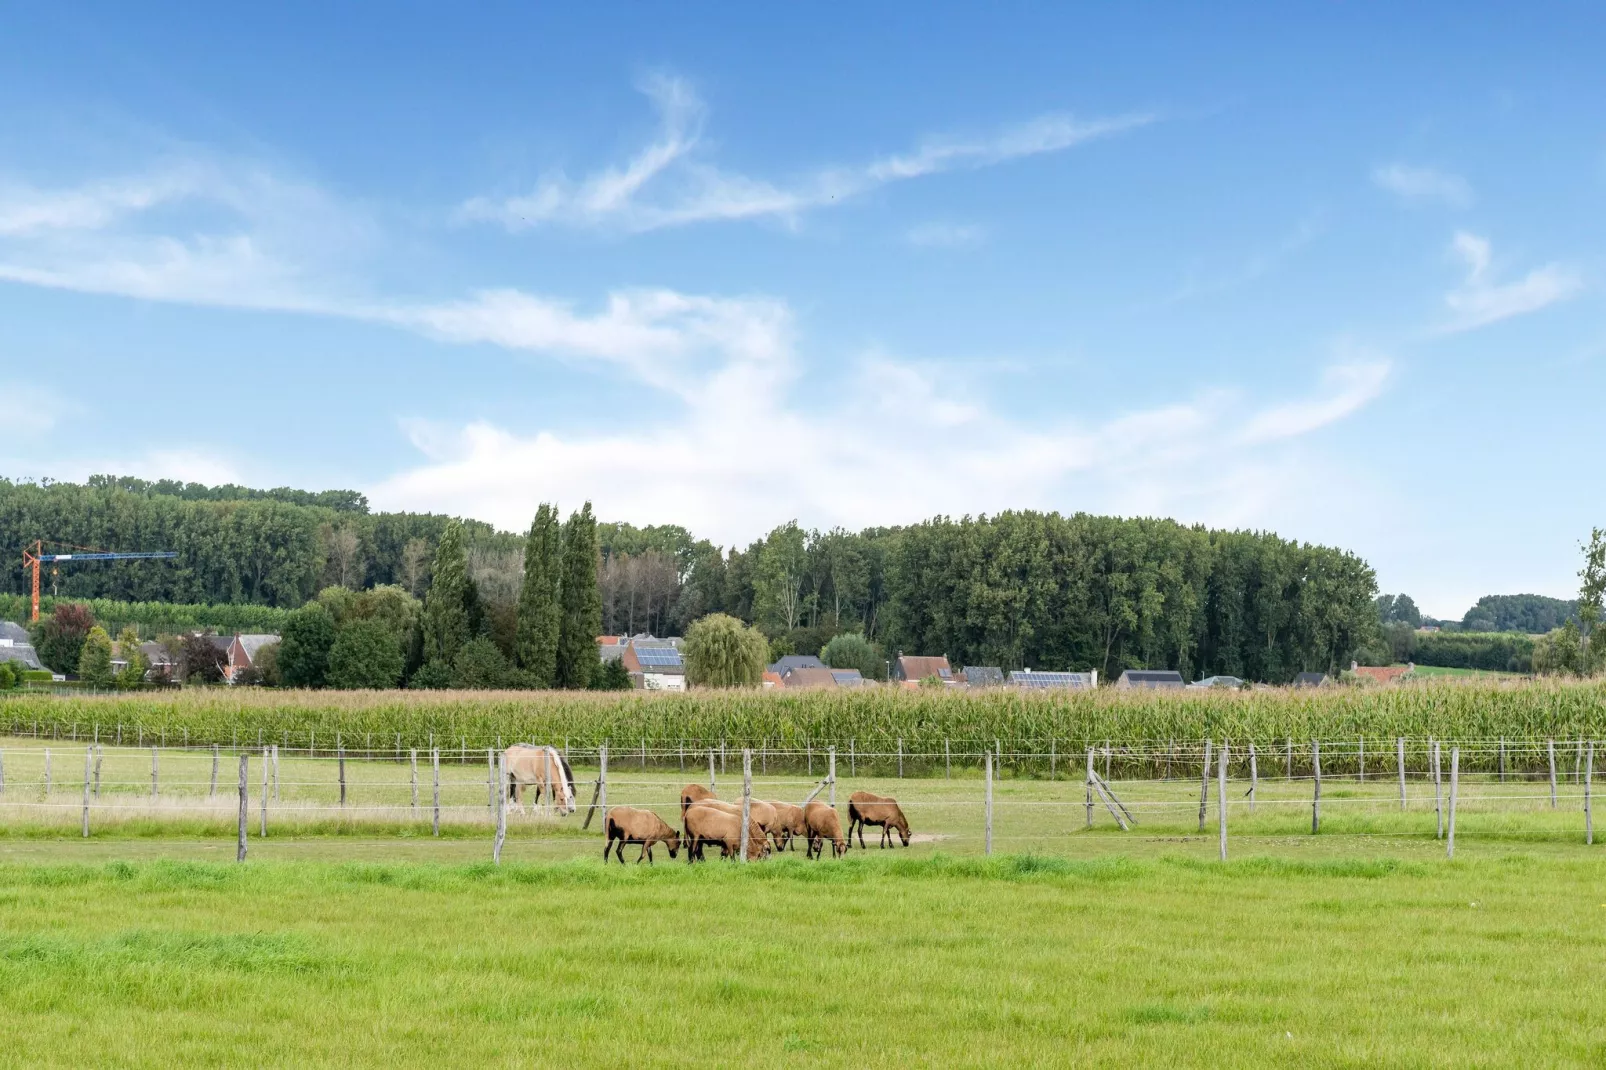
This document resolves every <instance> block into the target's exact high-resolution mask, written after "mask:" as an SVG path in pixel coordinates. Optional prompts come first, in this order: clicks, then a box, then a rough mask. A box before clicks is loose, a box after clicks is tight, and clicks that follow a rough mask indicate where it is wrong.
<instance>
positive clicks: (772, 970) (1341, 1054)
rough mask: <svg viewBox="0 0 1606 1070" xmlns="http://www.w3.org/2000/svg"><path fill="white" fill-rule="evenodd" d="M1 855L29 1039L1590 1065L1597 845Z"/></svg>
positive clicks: (648, 1061) (333, 1061)
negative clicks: (536, 859)
mask: <svg viewBox="0 0 1606 1070" xmlns="http://www.w3.org/2000/svg"><path fill="white" fill-rule="evenodd" d="M1129 850H1130V851H1131V853H1130V854H1127V855H1124V856H1123V857H1094V858H1087V859H1049V858H1043V857H1041V856H1035V855H1012V856H1002V857H995V858H993V859H987V860H983V859H977V858H968V859H967V858H956V857H952V856H948V855H945V854H936V855H925V856H921V855H919V854H917V853H915V852H908V853H902V852H900V853H899V854H897V855H885V854H881V855H877V854H876V853H874V852H872V853H869V854H866V855H859V856H857V857H854V856H850V857H849V859H847V860H846V861H840V862H836V863H826V864H817V865H810V864H808V863H805V862H802V861H801V860H800V859H787V860H785V861H783V862H780V863H777V864H769V865H764V866H750V867H747V868H746V869H742V868H740V867H737V866H734V865H718V864H716V865H708V866H703V867H697V868H695V869H688V868H687V867H685V866H679V865H675V866H663V865H660V866H658V867H657V868H655V869H650V870H649V869H647V868H646V867H641V868H639V869H638V868H634V867H627V868H625V869H620V868H617V867H615V868H614V869H612V870H604V869H603V867H602V866H601V864H600V863H599V862H596V861H594V860H589V859H587V860H575V861H571V862H561V863H550V862H547V863H510V864H507V865H504V866H503V867H502V868H501V869H496V868H493V867H491V866H490V865H488V864H485V863H479V864H468V865H438V864H437V865H408V864H365V863H356V862H311V861H300V862H294V863H291V862H271V861H251V862H248V863H246V864H245V865H243V866H237V865H234V864H232V863H197V862H176V861H157V862H144V863H132V864H131V863H127V862H113V863H105V864H28V865H23V864H16V863H0V917H4V919H5V922H4V925H3V926H0V985H3V988H4V991H5V993H6V1012H5V1013H4V1014H0V1042H3V1048H0V1050H3V1051H4V1052H6V1055H5V1056H3V1057H0V1061H3V1062H5V1063H7V1064H10V1065H24V1064H26V1065H53V1066H81V1065H86V1064H101V1065H105V1064H117V1065H131V1066H138V1065H162V1066H170V1065H197V1064H211V1065H217V1064H233V1065H238V1064H272V1065H289V1064H294V1065H342V1066H345V1065H380V1064H388V1065H425V1064H434V1065H440V1064H446V1063H449V1064H451V1065H510V1064H519V1065H530V1064H534V1065H541V1066H596V1065H610V1066H617V1065H636V1066H685V1065H689V1064H691V1065H695V1064H704V1065H762V1066H787V1065H805V1066H909V1065H918V1066H924V1065H961V1066H982V1065H999V1064H1002V1065H1090V1064H1094V1063H1096V1064H1098V1065H1101V1066H1155V1065H1168V1066H1220V1065H1228V1064H1231V1065H1286V1066H1294V1065H1297V1066H1362V1065H1365V1066H1374V1065H1389V1066H1503V1065H1514V1064H1524V1065H1592V1064H1598V1062H1599V1060H1600V1058H1601V1056H1602V1055H1603V1053H1606V1021H1603V1015H1602V1014H1601V1012H1600V1010H1599V1006H1598V1000H1597V999H1596V998H1595V983H1596V981H1597V978H1598V963H1599V962H1600V960H1601V956H1602V954H1603V953H1606V939H1603V933H1602V915H1603V911H1606V904H1603V903H1602V902H1601V900H1602V895H1601V892H1600V886H1601V882H1602V878H1606V866H1603V864H1602V862H1601V861H1600V860H1599V858H1598V856H1595V855H1594V854H1589V855H1585V854H1582V853H1579V854H1577V855H1574V856H1572V857H1568V858H1565V859H1558V858H1538V857H1534V856H1532V855H1530V854H1527V853H1523V852H1508V851H1504V850H1501V851H1497V852H1494V853H1492V854H1488V855H1485V856H1483V857H1479V858H1477V859H1475V860H1468V861H1460V860H1458V861H1456V862H1454V863H1444V862H1438V861H1435V862H1427V861H1415V862H1412V861H1399V860H1391V859H1388V858H1370V859H1360V858H1354V857H1326V858H1320V859H1304V860H1290V859H1267V858H1244V859H1241V860H1237V861H1233V862H1229V863H1227V864H1226V865H1224V866H1223V865H1221V864H1219V863H1215V862H1206V861H1200V860H1198V859H1195V858H1189V857H1186V856H1183V855H1179V854H1176V853H1174V851H1173V849H1172V847H1171V846H1169V845H1164V844H1155V843H1152V842H1145V843H1144V844H1142V845H1138V846H1136V847H1134V848H1129Z"/></svg>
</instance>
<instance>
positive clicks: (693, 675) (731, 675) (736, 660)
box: [683, 613, 769, 687]
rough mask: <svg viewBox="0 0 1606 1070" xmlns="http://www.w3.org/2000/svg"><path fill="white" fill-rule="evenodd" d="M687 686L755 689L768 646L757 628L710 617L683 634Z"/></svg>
mask: <svg viewBox="0 0 1606 1070" xmlns="http://www.w3.org/2000/svg"><path fill="white" fill-rule="evenodd" d="M683 653H684V658H685V662H686V682H687V683H689V684H691V685H692V686H693V687H757V686H758V685H759V684H760V683H762V682H763V680H764V659H765V657H766V656H767V655H768V653H769V644H768V642H767V641H766V640H765V638H764V636H763V634H762V633H761V632H760V631H759V630H758V629H757V628H749V627H748V626H747V625H745V624H743V623H742V622H741V621H739V620H737V619H736V618H735V617H731V616H727V615H726V614H724V613H711V614H709V615H708V616H706V617H703V618H702V619H701V620H698V621H695V622H694V623H693V624H692V626H691V627H690V628H688V629H687V630H686V648H685V650H684V652H683Z"/></svg>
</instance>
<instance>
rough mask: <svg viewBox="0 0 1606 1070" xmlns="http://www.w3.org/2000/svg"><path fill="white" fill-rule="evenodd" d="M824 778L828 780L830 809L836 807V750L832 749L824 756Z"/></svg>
mask: <svg viewBox="0 0 1606 1070" xmlns="http://www.w3.org/2000/svg"><path fill="white" fill-rule="evenodd" d="M825 770H826V776H827V777H829V778H830V784H829V788H830V796H829V798H830V800H831V805H832V807H835V806H836V748H835V747H832V748H831V749H830V751H829V752H828V753H827V755H826V767H825Z"/></svg>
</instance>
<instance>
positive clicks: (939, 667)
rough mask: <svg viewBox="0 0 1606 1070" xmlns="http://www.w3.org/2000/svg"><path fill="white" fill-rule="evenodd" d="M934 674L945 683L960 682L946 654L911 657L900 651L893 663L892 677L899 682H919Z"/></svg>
mask: <svg viewBox="0 0 1606 1070" xmlns="http://www.w3.org/2000/svg"><path fill="white" fill-rule="evenodd" d="M933 676H935V677H936V678H937V679H939V680H941V681H942V682H943V683H945V684H954V683H958V681H957V680H955V679H954V671H953V669H952V668H951V667H950V666H949V665H948V658H947V656H946V655H944V656H943V657H939V658H932V657H911V656H909V655H906V654H901V653H900V654H899V655H898V657H897V658H896V659H895V660H894V661H893V663H892V679H894V680H896V681H898V682H899V683H906V684H918V683H919V682H920V681H922V680H925V679H929V678H931V677H933Z"/></svg>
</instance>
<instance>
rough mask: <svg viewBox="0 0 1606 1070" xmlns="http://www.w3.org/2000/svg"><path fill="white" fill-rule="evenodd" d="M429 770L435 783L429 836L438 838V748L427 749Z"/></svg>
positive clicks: (439, 831)
mask: <svg viewBox="0 0 1606 1070" xmlns="http://www.w3.org/2000/svg"><path fill="white" fill-rule="evenodd" d="M429 768H430V773H431V775H432V777H433V779H434V781H435V817H434V820H433V822H432V823H431V825H430V835H432V836H439V835H440V834H441V749H440V748H439V747H431V748H430V749H429Z"/></svg>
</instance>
